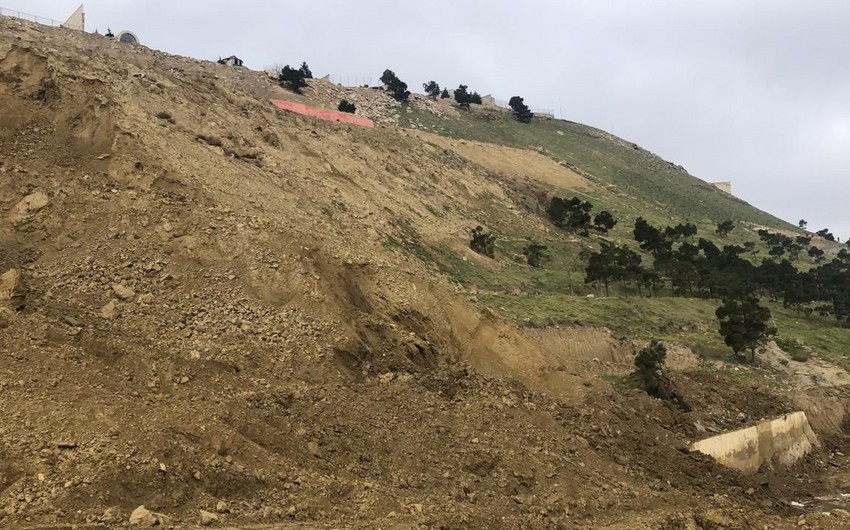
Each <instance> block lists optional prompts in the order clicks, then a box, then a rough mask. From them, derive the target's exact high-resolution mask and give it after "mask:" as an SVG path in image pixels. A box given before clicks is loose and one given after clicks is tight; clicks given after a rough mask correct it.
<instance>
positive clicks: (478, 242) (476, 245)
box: [469, 226, 496, 258]
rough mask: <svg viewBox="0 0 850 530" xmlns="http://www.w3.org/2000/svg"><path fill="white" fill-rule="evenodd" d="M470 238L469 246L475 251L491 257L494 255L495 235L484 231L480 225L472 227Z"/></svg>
mask: <svg viewBox="0 0 850 530" xmlns="http://www.w3.org/2000/svg"><path fill="white" fill-rule="evenodd" d="M471 233H472V239H470V240H469V248H471V249H472V250H474V251H475V252H477V253H479V254H481V255H483V256H487V257H488V258H492V257H494V256H495V255H496V236H495V235H494V234H491V233H490V232H485V231H484V228H483V227H481V226H476V227H475V228H473V229H472V232H471Z"/></svg>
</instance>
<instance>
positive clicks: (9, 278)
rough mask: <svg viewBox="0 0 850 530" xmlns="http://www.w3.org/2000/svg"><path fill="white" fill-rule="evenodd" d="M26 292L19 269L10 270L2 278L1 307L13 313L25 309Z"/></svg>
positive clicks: (0, 284)
mask: <svg viewBox="0 0 850 530" xmlns="http://www.w3.org/2000/svg"><path fill="white" fill-rule="evenodd" d="M25 298H26V290H25V288H24V281H23V277H22V276H21V271H20V270H19V269H9V270H7V271H6V272H4V273H3V275H2V276H0V306H5V307H8V308H9V309H11V310H13V311H20V310H21V309H23V308H24V305H25Z"/></svg>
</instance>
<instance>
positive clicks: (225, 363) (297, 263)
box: [0, 18, 843, 529]
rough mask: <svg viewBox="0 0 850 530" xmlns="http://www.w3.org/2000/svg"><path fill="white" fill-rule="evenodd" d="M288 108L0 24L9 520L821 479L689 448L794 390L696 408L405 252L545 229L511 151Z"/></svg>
mask: <svg viewBox="0 0 850 530" xmlns="http://www.w3.org/2000/svg"><path fill="white" fill-rule="evenodd" d="M269 97H281V98H288V97H290V96H289V94H288V93H286V92H284V91H282V90H281V89H280V88H278V87H276V86H275V85H274V83H273V81H272V80H270V79H268V78H267V76H266V75H265V74H262V73H256V72H250V71H248V70H244V69H231V68H227V67H223V66H218V65H214V64H211V63H207V62H200V61H194V60H191V59H186V58H180V57H174V56H170V55H167V54H164V53H161V52H155V51H151V50H148V49H145V48H134V47H126V46H122V45H119V44H117V43H114V42H111V41H108V40H105V39H101V38H99V37H94V36H88V35H81V34H78V33H73V32H70V31H65V30H51V29H47V28H42V27H38V26H32V25H28V24H25V23H22V22H19V21H15V20H10V19H6V18H0V109H2V120H0V273H2V272H4V271H6V270H9V269H15V270H17V271H20V272H21V276H22V282H23V283H22V286H21V290H22V292H23V297H21V298H18V299H17V300H18V301H19V302H21V303H20V304H19V307H14V308H6V309H4V310H3V311H2V313H0V409H2V411H3V423H2V425H0V508H2V509H0V527H10V528H12V527H15V528H26V527H28V526H37V525H42V526H44V525H48V526H50V527H56V526H60V527H62V526H66V527H69V526H70V525H73V524H83V525H84V524H89V525H92V526H102V527H108V528H112V527H120V526H123V525H126V524H127V521H128V520H129V517H130V514H131V512H132V511H133V510H134V509H135V508H136V507H138V506H140V505H144V506H146V507H147V508H148V509H149V510H151V511H152V512H154V514H155V515H154V516H155V517H159V518H160V521H161V522H162V523H163V524H164V525H165V526H175V527H180V526H192V525H196V524H199V523H200V515H199V514H200V512H199V511H200V510H206V511H208V512H210V513H215V514H216V517H217V518H218V521H214V523H213V524H218V525H222V526H223V525H231V526H234V525H239V526H245V525H253V524H262V525H270V526H269V527H274V528H310V527H311V526H310V525H315V527H334V528H340V527H341V528H387V529H406V528H434V529H437V528H451V529H454V528H457V529H461V528H481V529H484V528H528V529H533V528H589V527H594V528H640V527H645V528H754V527H761V526H759V525H762V526H763V525H765V524H766V525H768V527H771V528H782V527H789V528H790V527H795V528H796V527H797V524H798V515H799V514H797V513H794V512H793V511H792V510H791V509H790V508H788V505H787V500H788V499H789V498H790V496H792V495H798V494H802V492H807V493H809V494H814V493H815V492H816V490H817V488H818V486H816V485H814V486H813V481H814V482H815V483H817V476H816V475H815V478H812V477H813V475H810V472H809V471H805V470H790V471H785V472H778V471H777V472H775V473H765V474H762V475H759V476H757V477H741V476H738V475H737V474H736V473H733V472H731V471H728V470H724V469H722V468H719V467H718V466H716V465H715V464H714V463H713V462H712V461H711V460H710V459H708V458H706V457H702V456H699V455H693V454H689V453H688V451H687V450H686V448H687V443H688V442H689V441H693V440H694V439H696V437H698V436H700V433H699V432H698V431H697V429H696V427H695V424H696V422H702V423H701V424H709V425H712V426H715V428H717V429H727V428H732V427H735V426H736V425H737V424H738V422H739V421H740V420H739V416H740V415H741V414H745V415H748V416H753V417H768V416H772V415H776V414H781V413H783V412H786V411H788V410H790V408H791V403H788V402H787V401H781V400H777V399H776V396H775V395H773V394H771V391H772V390H771V389H770V388H767V387H763V386H761V385H760V383H758V382H757V381H755V380H747V379H742V380H740V381H737V382H736V381H728V380H725V379H724V380H723V381H722V383H718V379H717V376H716V375H714V374H712V373H711V372H699V371H694V372H689V373H688V374H683V375H682V378H683V379H682V385H683V387H684V388H685V389H686V394H687V397H688V399H689V400H690V401H691V402H692V403H694V404H697V405H700V406H699V407H695V412H693V413H691V414H687V415H686V414H683V413H681V412H680V411H678V410H677V409H675V408H672V407H670V406H668V405H665V404H663V403H661V402H659V401H657V400H654V399H652V398H649V397H647V396H646V395H645V394H644V393H642V392H640V391H637V390H630V389H629V388H619V387H615V386H612V385H611V384H610V383H609V382H608V381H607V380H605V379H603V378H601V377H600V376H602V375H604V374H605V369H604V367H602V368H600V366H598V364H599V363H598V362H596V363H595V362H594V361H593V359H594V358H595V357H594V356H593V352H592V351H590V349H591V348H596V349H598V350H599V352H600V354H599V355H598V356H596V357H599V358H601V360H602V361H607V360H608V359H611V360H616V361H618V362H619V361H622V360H623V359H628V355H630V354H633V348H632V350H629V349H628V346H627V345H623V344H620V343H616V342H613V341H610V340H608V339H607V338H605V337H604V336H601V337H600V335H599V333H600V332H598V330H589V331H576V332H575V336H576V340H577V341H578V342H577V344H579V345H578V346H576V348H573V349H569V348H565V349H564V350H563V351H562V350H561V349H558V348H552V347H548V346H547V344H546V341H545V340H543V339H542V337H540V336H538V334H536V333H526V332H524V331H523V330H520V329H517V328H515V327H514V326H512V325H510V324H508V323H505V322H502V321H500V320H499V319H498V318H496V317H495V316H493V315H492V314H490V313H489V312H487V311H482V310H480V309H479V308H477V307H476V306H475V305H474V304H473V303H471V302H470V301H468V299H467V296H465V293H464V292H463V290H462V288H460V287H459V286H456V285H454V284H452V283H451V282H450V281H449V280H448V279H446V278H445V277H444V276H443V275H441V274H440V273H439V271H438V270H436V268H435V267H434V266H433V265H431V264H429V262H428V260H422V259H418V258H417V257H416V255H415V253H411V252H410V250H409V249H410V248H414V249H415V248H416V247H417V245H416V244H417V242H418V241H423V242H427V243H429V244H440V245H445V246H446V247H448V248H450V249H451V250H453V251H454V252H456V253H458V254H459V255H461V256H462V257H463V259H468V260H479V259H482V258H480V257H479V256H477V255H475V254H473V253H471V252H470V251H469V250H468V249H466V248H465V242H466V239H467V230H468V229H469V228H470V227H471V226H474V225H475V224H478V223H486V221H487V219H488V216H490V215H494V214H493V213H492V212H493V211H498V212H500V213H499V214H498V215H507V216H516V217H517V223H522V224H526V225H529V226H536V227H537V229H539V230H545V228H543V227H542V223H541V221H539V220H537V219H534V218H531V217H523V215H522V213H521V209H520V208H517V207H516V205H514V203H513V199H512V197H511V193H510V192H509V191H507V190H506V188H504V187H503V184H502V183H501V182H500V181H499V180H498V179H497V178H496V177H494V176H493V175H492V174H491V170H492V168H488V167H486V164H484V165H483V166H479V165H476V160H478V161H479V162H481V161H482V159H481V158H480V157H478V158H477V157H476V156H472V155H470V154H469V153H466V156H461V155H460V154H458V153H457V152H455V151H453V150H450V149H446V148H445V147H444V145H445V144H443V143H441V142H437V141H429V140H428V138H427V137H423V136H417V135H416V134H415V133H411V132H409V131H405V130H401V129H397V128H394V127H392V126H382V127H379V128H376V129H374V130H366V129H360V128H356V127H352V126H347V125H341V124H334V123H326V122H321V121H314V120H312V119H307V118H303V117H299V116H295V115H292V114H288V113H285V112H283V111H278V110H275V109H274V108H273V107H271V106H270V105H268V103H267V99H268V98H269ZM305 99H307V100H308V101H309V100H310V92H309V91H308V93H307V95H306V96H305ZM313 103H314V104H317V105H322V104H328V103H329V102H327V101H322V100H321V99H316V100H315V101H313ZM465 149H474V146H473V145H469V146H464V150H465ZM487 149H493V148H492V147H488V148H487ZM464 150H460V151H461V152H464ZM485 153H487V152H485ZM509 155H510V153H509V152H506V153H505V154H504V156H505V157H506V158H504V159H495V158H494V160H501V164H502V165H501V166H500V167H504V164H506V163H507V162H506V161H509V159H510V156H509ZM480 156H485V157H486V156H489V155H487V154H484V155H480ZM534 156H535V155H533V154H529V157H532V158H533V157H534ZM491 158H492V157H491ZM424 247H425V245H423V248H424ZM401 249H407V250H404V251H403V250H401ZM494 266H495V265H494ZM558 340H561V341H563V340H567V341H568V340H570V339H569V332H568V331H567V332H565V333H559V334H558ZM606 352H607V353H606ZM597 361H599V359H597ZM627 364H628V363H627V362H626V365H627ZM616 371H618V372H619V371H622V370H621V369H618V370H616ZM718 384H722V385H724V387H725V389H726V390H725V392H724V393H723V394H718V393H716V392H715V391H714V390H715V389H716V387H717V385H718ZM830 392H833V393H836V394H837V393H838V392H839V390H830ZM754 396H755V397H754ZM832 397H835V396H832ZM832 415H833V416H836V415H837V416H838V417H842V415H843V411H841V410H838V411H833V412H832ZM826 424H828V425H829V428H831V429H832V430H833V431H834V432H835V433H836V435H837V434H838V433H839V432H840V430H841V425H835V424H834V422H833V423H832V424H830V423H829V422H825V425H826ZM839 424H840V421H839ZM812 458H813V460H812V461H810V462H808V464H812V463H813V462H814V461H815V460H816V457H812ZM801 469H804V468H801ZM812 473H814V472H812ZM157 514H158V515H157ZM812 521H813V524H821V525H822V526H823V527H826V528H829V527H830V526H833V525H834V524H839V526H834V527H835V528H838V527H840V522H835V520H834V518H833V519H830V518H828V517H826V518H820V519H817V520H815V519H812ZM301 525H306V526H301Z"/></svg>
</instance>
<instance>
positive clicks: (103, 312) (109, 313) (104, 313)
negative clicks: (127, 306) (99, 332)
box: [100, 300, 118, 320]
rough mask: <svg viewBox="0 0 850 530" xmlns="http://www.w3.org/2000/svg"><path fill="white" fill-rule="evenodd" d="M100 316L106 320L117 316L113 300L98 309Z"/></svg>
mask: <svg viewBox="0 0 850 530" xmlns="http://www.w3.org/2000/svg"><path fill="white" fill-rule="evenodd" d="M100 316H101V318H105V319H107V320H112V319H114V318H116V317H117V316H118V306H117V305H116V304H115V300H110V301H109V303H108V304H106V305H105V306H103V307H101V308H100Z"/></svg>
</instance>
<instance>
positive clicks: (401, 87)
mask: <svg viewBox="0 0 850 530" xmlns="http://www.w3.org/2000/svg"><path fill="white" fill-rule="evenodd" d="M381 83H383V84H384V85H386V87H387V90H388V91H389V92H390V95H391V96H392V97H393V99H395V100H396V101H407V98H408V97H410V91H409V90H407V83H405V82H404V81H402V80H401V79H399V78H398V76H396V75H395V72H393V71H392V70H389V69H387V70H384V73H383V75H381Z"/></svg>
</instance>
